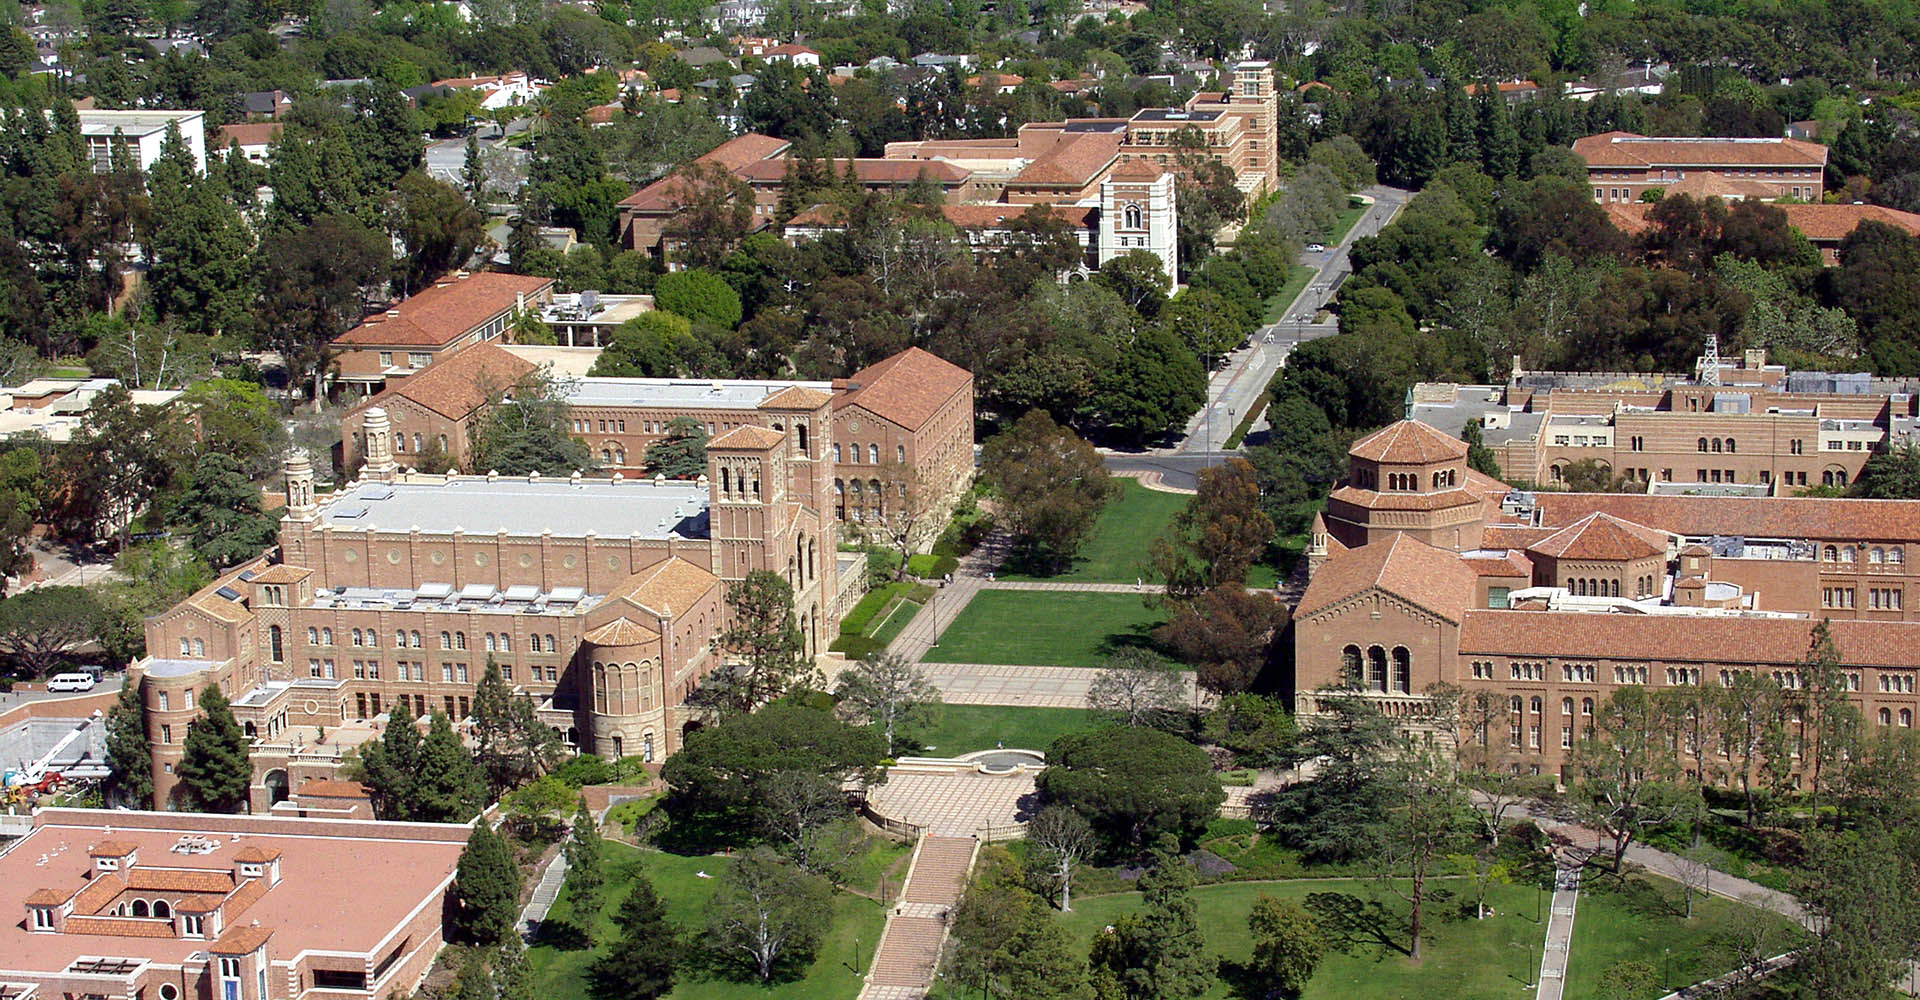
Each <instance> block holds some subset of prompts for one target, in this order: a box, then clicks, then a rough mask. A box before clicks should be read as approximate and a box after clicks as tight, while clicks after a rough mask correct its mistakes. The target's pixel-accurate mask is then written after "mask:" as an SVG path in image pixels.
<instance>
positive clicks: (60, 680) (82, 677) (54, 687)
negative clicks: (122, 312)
mask: <svg viewBox="0 0 1920 1000" xmlns="http://www.w3.org/2000/svg"><path fill="white" fill-rule="evenodd" d="M96 683H98V682H97V681H95V680H94V678H93V675H92V674H54V675H53V676H52V677H49V678H47V690H49V691H91V690H93V686H94V684H96Z"/></svg>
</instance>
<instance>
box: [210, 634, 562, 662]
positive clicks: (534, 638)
mask: <svg viewBox="0 0 1920 1000" xmlns="http://www.w3.org/2000/svg"><path fill="white" fill-rule="evenodd" d="M270 627H271V628H274V629H278V628H279V626H270ZM347 638H348V641H349V642H351V643H352V644H353V645H355V646H367V647H371V648H376V649H377V648H379V646H380V633H379V632H378V631H377V630H375V629H370V628H369V629H358V628H357V629H354V630H352V631H351V632H349V633H347ZM484 639H485V642H486V649H487V652H489V653H495V652H499V653H511V652H513V636H512V635H510V634H508V633H506V632H501V633H498V634H496V633H493V632H488V633H486V635H485V637H484ZM194 641H195V642H198V641H199V640H197V639H196V640H194ZM186 642H187V641H186V640H185V639H182V640H180V645H181V649H180V651H181V653H182V654H183V655H184V654H185V653H186ZM527 644H528V651H529V652H534V653H554V652H558V651H559V649H560V644H559V641H558V640H557V639H555V638H554V637H553V636H551V635H546V636H541V635H531V636H528V637H527ZM307 645H309V646H331V645H333V629H332V628H330V627H318V626H312V625H309V626H307ZM393 648H395V649H419V648H421V645H420V633H419V632H418V631H415V630H408V629H394V630H393ZM440 648H441V649H465V648H467V634H466V633H465V632H442V633H440ZM275 659H276V660H277V659H278V657H275Z"/></svg>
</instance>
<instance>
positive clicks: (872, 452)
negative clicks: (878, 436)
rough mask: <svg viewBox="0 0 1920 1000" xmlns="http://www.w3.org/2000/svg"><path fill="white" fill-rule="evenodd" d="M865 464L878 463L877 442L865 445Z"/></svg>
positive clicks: (878, 449)
mask: <svg viewBox="0 0 1920 1000" xmlns="http://www.w3.org/2000/svg"><path fill="white" fill-rule="evenodd" d="M867 464H869V465H879V464H880V446H879V445H877V444H869V445H867Z"/></svg>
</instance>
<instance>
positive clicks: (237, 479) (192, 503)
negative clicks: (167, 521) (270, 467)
mask: <svg viewBox="0 0 1920 1000" xmlns="http://www.w3.org/2000/svg"><path fill="white" fill-rule="evenodd" d="M173 521H174V523H175V524H178V525H181V526H184V527H185V528H186V531H187V538H188V540H189V541H190V542H191V543H192V544H193V548H194V551H195V552H198V553H200V555H201V556H202V557H203V558H205V559H206V560H207V562H208V563H210V564H211V565H212V566H213V567H214V568H215V569H226V568H227V567H229V566H236V565H239V564H240V563H243V562H246V561H247V560H249V559H252V558H255V557H256V556H258V555H260V553H261V552H263V551H265V550H266V549H267V548H268V547H270V546H271V545H272V544H273V541H274V537H275V536H276V535H277V534H278V531H279V526H278V525H277V524H276V523H275V522H274V519H273V518H271V517H269V516H267V515H266V514H265V513H264V512H263V511H262V510H261V508H260V490H259V488H258V487H256V486H255V485H254V484H253V481H252V480H250V479H248V478H247V473H246V470H244V469H242V468H241V466H240V463H239V461H237V460H236V459H234V458H233V457H232V456H230V455H226V454H222V453H220V452H208V453H207V454H205V455H202V456H200V459H199V461H197V462H195V463H194V465H193V475H192V477H191V478H190V479H188V480H187V486H186V489H185V491H183V493H182V494H181V496H180V499H179V501H178V504H177V506H175V507H174V510H173Z"/></svg>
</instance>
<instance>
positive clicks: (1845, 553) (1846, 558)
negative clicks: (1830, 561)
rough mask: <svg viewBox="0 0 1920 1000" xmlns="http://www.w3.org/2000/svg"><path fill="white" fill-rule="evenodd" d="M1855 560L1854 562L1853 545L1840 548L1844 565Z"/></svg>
mask: <svg viewBox="0 0 1920 1000" xmlns="http://www.w3.org/2000/svg"><path fill="white" fill-rule="evenodd" d="M1853 560H1854V554H1853V546H1851V545H1842V546H1840V561H1841V562H1843V563H1850V562H1852V561H1853Z"/></svg>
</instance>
